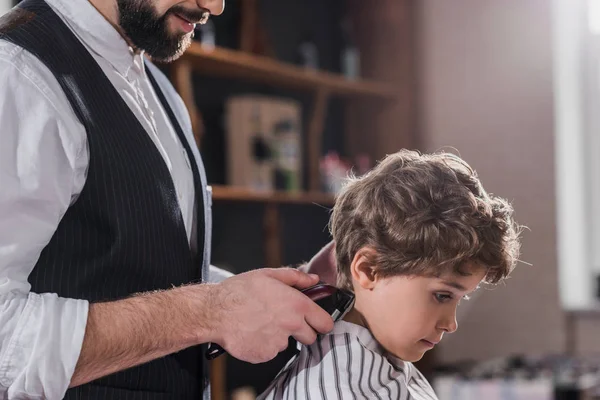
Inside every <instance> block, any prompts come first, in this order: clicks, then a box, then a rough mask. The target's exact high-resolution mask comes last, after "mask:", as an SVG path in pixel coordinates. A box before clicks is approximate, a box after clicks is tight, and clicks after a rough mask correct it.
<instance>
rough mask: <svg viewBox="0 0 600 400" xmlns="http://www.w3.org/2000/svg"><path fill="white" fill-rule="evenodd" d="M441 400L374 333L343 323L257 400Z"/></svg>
mask: <svg viewBox="0 0 600 400" xmlns="http://www.w3.org/2000/svg"><path fill="white" fill-rule="evenodd" d="M279 399H286V400H287V399H289V400H304V399H311V400H327V399H336V400H356V399H361V400H364V399H368V400H377V399H379V400H392V399H393V400H437V396H436V395H435V392H434V391H433V389H432V388H431V385H430V384H429V382H427V380H426V379H425V377H424V376H423V375H422V374H421V372H419V370H418V369H417V368H416V367H415V366H414V365H413V364H412V363H409V362H406V361H403V360H400V359H399V358H396V357H393V356H391V355H389V354H386V352H385V351H384V349H383V348H382V347H381V346H380V345H379V343H378V342H377V340H375V338H374V337H373V335H372V334H371V332H370V331H369V330H368V329H367V328H364V327H362V326H359V325H356V324H353V323H350V322H346V321H338V322H336V323H335V326H334V328H333V331H331V332H330V333H329V334H327V335H322V336H320V337H319V338H318V339H317V341H316V342H315V343H313V344H312V345H310V346H300V353H299V354H298V355H297V356H296V357H294V358H293V359H292V360H290V362H289V363H288V364H287V365H286V366H285V367H284V368H283V369H282V370H281V372H280V373H279V374H278V375H277V377H276V378H275V379H274V380H273V382H272V383H271V385H270V386H269V387H268V388H267V390H265V392H264V393H262V394H261V395H260V396H258V398H257V400H279Z"/></svg>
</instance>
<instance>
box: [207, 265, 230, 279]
mask: <svg viewBox="0 0 600 400" xmlns="http://www.w3.org/2000/svg"><path fill="white" fill-rule="evenodd" d="M233 275H234V274H233V273H231V272H229V271H226V270H224V269H222V268H219V267H215V266H214V265H211V266H210V267H209V268H208V282H210V283H219V282H223V281H224V280H225V279H227V278H231V277H232V276H233Z"/></svg>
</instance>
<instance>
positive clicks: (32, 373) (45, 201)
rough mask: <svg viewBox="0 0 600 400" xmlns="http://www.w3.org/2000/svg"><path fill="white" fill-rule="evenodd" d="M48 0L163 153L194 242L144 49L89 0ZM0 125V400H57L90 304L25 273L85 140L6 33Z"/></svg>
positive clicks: (69, 192) (190, 186) (49, 82)
mask: <svg viewBox="0 0 600 400" xmlns="http://www.w3.org/2000/svg"><path fill="white" fill-rule="evenodd" d="M46 1H47V2H48V4H49V5H50V6H51V7H52V8H53V9H54V11H55V12H56V13H57V14H58V15H59V16H60V17H61V18H62V19H63V21H65V22H66V24H67V25H68V26H69V27H70V29H71V30H72V31H73V32H74V33H75V35H76V36H77V37H78V38H79V39H80V40H81V42H82V43H83V44H84V45H85V46H86V47H87V49H88V50H89V51H90V53H91V54H92V56H93V57H94V59H95V60H96V62H97V63H98V64H99V65H100V67H101V68H102V71H103V72H104V73H105V74H106V76H107V77H108V79H109V80H110V82H111V83H112V84H113V85H114V87H115V88H116V89H117V91H118V92H119V93H120V94H121V96H122V97H123V99H124V100H125V102H126V103H127V105H128V106H129V107H130V108H131V111H132V112H133V114H134V115H135V116H136V117H137V118H138V120H139V122H140V123H141V124H142V126H143V127H144V128H145V130H146V131H147V132H148V135H149V136H150V137H151V138H152V140H153V142H154V143H155V145H156V147H157V148H158V150H159V151H160V154H161V155H162V157H163V159H164V162H165V164H166V165H167V167H168V168H169V171H170V172H171V175H172V177H173V182H174V184H175V189H176V191H177V195H178V198H179V205H180V207H181V211H182V215H183V219H184V223H185V228H186V231H187V234H188V238H189V240H190V243H191V245H192V246H193V243H195V240H194V239H195V238H194V237H193V236H195V235H192V232H194V231H195V229H193V228H195V227H194V224H195V218H194V207H193V205H194V204H193V202H194V182H193V175H192V170H191V167H190V162H189V159H188V157H187V154H186V152H185V150H184V148H183V146H182V144H181V142H180V141H179V138H178V137H177V135H176V133H175V131H174V129H173V127H172V125H171V122H170V120H169V118H168V116H167V115H166V113H165V111H164V109H163V107H162V105H161V104H160V102H159V100H158V98H157V96H156V94H155V93H154V90H153V88H152V86H151V83H150V81H149V80H148V78H147V76H146V73H145V68H144V64H143V58H142V57H143V56H142V55H140V54H134V52H133V51H132V50H131V49H130V48H129V46H128V45H127V43H126V42H125V41H124V40H123V38H122V37H121V36H120V35H119V33H118V32H117V31H116V30H115V29H114V28H113V27H112V26H111V25H110V24H109V22H108V21H107V20H105V19H104V17H103V16H102V15H101V14H100V13H99V12H98V11H97V10H96V9H95V8H94V7H93V6H92V5H91V4H90V3H89V2H88V0H46ZM178 100H181V99H178ZM181 107H184V105H183V102H181ZM0 127H1V128H0V129H1V130H2V133H1V134H0V399H6V398H8V399H17V398H18V399H22V398H28V399H29V398H32V399H40V398H48V399H60V398H62V397H63V396H64V393H65V391H66V390H67V388H68V385H69V382H70V380H71V376H72V374H73V372H74V369H75V365H76V362H77V359H78V357H79V353H80V350H81V344H82V341H83V336H84V332H85V326H86V322H87V313H88V302H87V301H83V300H75V299H65V298H60V297H58V296H57V295H56V294H52V293H43V294H42V293H32V292H30V289H31V287H30V285H29V283H28V281H27V278H28V276H29V274H30V273H31V271H32V270H33V268H34V266H35V264H36V262H37V260H38V258H39V255H40V252H41V251H42V249H43V248H44V247H45V246H46V244H47V243H48V242H49V241H50V239H51V237H52V235H53V234H54V232H55V230H56V228H57V226H58V224H59V222H60V220H61V218H62V217H63V215H64V214H65V212H66V210H67V208H68V207H69V206H70V205H71V204H73V202H74V201H76V199H77V197H78V195H79V193H80V192H81V190H82V188H83V186H84V183H85V180H86V173H87V166H88V157H89V154H88V145H87V138H86V132H85V130H84V127H83V125H82V124H81V123H80V122H79V120H78V119H77V117H76V115H75V113H74V112H73V110H72V108H71V105H70V103H69V101H68V100H67V97H66V96H65V94H64V93H63V91H62V89H61V88H60V85H59V84H58V82H57V80H56V79H55V78H54V76H53V75H52V73H51V72H50V71H49V70H48V68H47V67H46V66H45V65H43V64H42V63H41V62H40V61H39V60H38V59H37V58H35V57H34V56H32V55H31V54H30V53H28V52H27V51H25V50H23V49H22V48H20V47H17V46H15V45H13V44H11V43H9V42H7V41H3V40H0ZM192 250H195V249H192ZM211 271H212V273H215V272H216V271H217V270H216V269H215V268H211ZM228 275H230V274H227V273H223V274H221V275H220V276H218V277H216V276H215V279H213V280H220V279H223V278H225V277H227V276H228Z"/></svg>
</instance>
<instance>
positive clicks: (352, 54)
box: [340, 17, 360, 80]
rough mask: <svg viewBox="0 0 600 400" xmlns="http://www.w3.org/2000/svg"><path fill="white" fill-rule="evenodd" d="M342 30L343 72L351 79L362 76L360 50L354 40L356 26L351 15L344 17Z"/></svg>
mask: <svg viewBox="0 0 600 400" xmlns="http://www.w3.org/2000/svg"><path fill="white" fill-rule="evenodd" d="M341 31H342V56H341V58H342V59H341V60H340V61H341V67H342V74H343V75H344V76H345V77H346V79H349V80H355V79H358V78H359V77H360V52H359V50H358V46H356V43H355V42H354V27H353V25H352V20H351V19H350V18H349V17H344V18H343V19H342V22H341Z"/></svg>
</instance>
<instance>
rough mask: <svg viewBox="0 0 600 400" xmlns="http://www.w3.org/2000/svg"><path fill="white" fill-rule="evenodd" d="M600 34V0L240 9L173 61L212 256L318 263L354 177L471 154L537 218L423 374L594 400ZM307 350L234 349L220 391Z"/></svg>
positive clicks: (455, 390)
mask: <svg viewBox="0 0 600 400" xmlns="http://www.w3.org/2000/svg"><path fill="white" fill-rule="evenodd" d="M12 5H13V1H12V0H0V14H1V13H2V12H5V11H6V10H8V9H9V8H10V7H11V6H12ZM598 35H600V1H599V0H370V1H358V0H326V1H323V0H302V1H293V0H227V4H226V9H225V12H224V14H223V15H222V16H219V17H215V18H212V19H211V22H210V23H209V24H207V25H206V26H204V27H202V28H201V29H199V30H198V31H197V34H196V37H195V43H194V45H193V46H192V47H191V48H190V49H189V51H188V52H187V53H186V55H185V56H184V57H182V58H181V59H179V60H178V61H177V62H175V63H173V64H171V65H162V66H161V68H163V69H164V71H165V72H166V73H167V74H168V76H169V77H170V78H171V80H172V82H173V83H174V85H175V87H176V88H177V90H178V91H179V92H180V94H181V96H182V98H183V100H184V101H185V103H186V106H187V107H188V109H189V111H190V114H191V116H192V119H193V123H194V130H195V134H196V138H197V142H198V145H199V146H200V149H201V152H202V155H203V158H204V162H205V164H206V170H207V174H208V178H209V182H210V184H211V185H212V190H213V197H214V200H213V213H214V216H215V219H214V225H213V235H214V236H213V259H212V262H213V264H215V265H217V266H220V267H222V268H225V269H228V270H230V271H233V272H236V273H239V272H243V271H247V270H250V269H253V268H258V267H262V266H279V265H296V264H299V263H301V262H304V261H307V260H308V259H310V257H311V256H312V255H313V254H314V253H315V252H316V251H318V250H319V249H320V247H321V246H323V245H324V244H326V243H327V242H328V241H329V234H328V231H327V227H326V225H327V221H328V217H329V208H330V207H331V205H332V204H333V198H334V195H335V192H336V191H337V190H338V189H339V184H340V182H341V179H342V178H343V177H344V176H345V175H346V174H347V171H348V170H349V169H350V168H352V169H353V171H354V172H355V173H359V174H360V173H362V172H364V171H366V170H368V169H369V168H370V167H371V166H373V165H374V163H376V162H377V160H379V159H381V157H383V156H384V155H385V154H387V153H391V152H394V151H397V150H399V149H400V148H403V147H406V148H411V149H418V150H422V151H426V152H429V151H436V150H451V151H454V152H457V153H458V154H460V155H461V156H462V157H463V158H464V159H466V160H467V161H468V162H469V163H470V164H471V165H472V166H473V167H474V168H475V169H476V170H477V171H478V173H479V175H480V177H481V179H482V182H483V184H484V186H485V187H486V188H487V189H488V191H490V192H493V193H495V194H498V195H500V196H503V197H505V198H508V199H509V200H510V201H511V202H512V203H513V205H514V207H515V210H516V217H517V220H518V221H519V223H521V224H523V225H526V226H527V227H528V228H529V229H528V230H527V231H525V232H524V237H523V252H522V257H521V259H522V260H523V261H524V262H523V263H521V264H520V265H519V266H518V267H517V269H516V270H515V271H514V273H513V274H512V277H511V278H510V279H509V280H508V281H507V282H506V284H503V285H501V286H499V287H496V288H494V289H492V290H487V289H486V290H484V291H482V292H481V293H478V294H477V295H476V296H475V297H474V299H473V300H471V301H469V302H467V303H466V304H464V305H462V306H461V308H462V310H461V315H460V316H459V325H460V329H459V331H458V332H457V333H455V334H453V335H449V336H448V337H447V338H445V340H444V342H443V343H442V344H441V345H440V346H439V347H438V348H436V349H435V350H433V351H432V352H430V353H428V355H427V356H426V357H425V358H424V359H423V360H422V361H421V362H420V363H419V367H420V368H421V369H422V370H423V372H424V373H426V375H427V376H428V377H429V378H430V379H431V381H432V382H433V383H434V385H435V386H436V389H437V390H438V393H439V396H440V399H442V400H448V399H466V398H474V399H480V398H481V399H488V398H489V399H491V398H497V399H500V398H511V399H521V398H522V399H540V400H541V399H579V398H584V397H582V396H584V392H585V393H586V394H585V395H587V396H590V397H587V398H592V397H591V396H594V393H593V392H594V390H593V389H594V387H595V385H596V378H597V374H598V372H597V367H598V365H600V364H599V363H598V362H596V361H595V360H596V359H595V357H596V355H598V354H600V313H598V304H599V303H598V298H599V295H600V289H599V288H598V281H599V280H598V276H599V273H600V251H599V248H600V241H599V239H600V237H599V236H598V234H599V233H600V232H599V231H598V227H600V212H599V211H600V182H599V179H600V174H599V173H598V172H600V171H599V163H600V161H599V160H598V151H599V150H600V135H599V133H598V132H597V128H598V126H597V125H598V118H599V117H598V115H600V111H599V110H600V97H599V94H600V85H599V81H598V77H599V76H600V65H599V64H598V60H599V57H600V41H599V39H598V38H599V36H598ZM292 349H293V343H290V351H289V352H286V353H284V354H282V355H281V356H280V357H278V358H277V359H276V360H274V361H273V362H270V363H267V364H264V365H258V366H256V365H255V366H252V365H246V364H244V363H241V362H239V361H236V360H233V359H230V358H228V357H226V356H224V357H221V358H219V359H217V360H216V361H214V362H213V365H212V368H213V378H212V383H213V395H214V398H215V399H216V400H220V399H226V398H231V396H233V397H234V398H238V399H242V398H246V397H244V396H246V395H248V397H247V398H252V393H257V392H260V391H261V390H263V389H264V388H265V387H266V385H267V384H268V382H269V380H270V379H271V378H273V377H274V375H275V374H276V373H277V372H278V370H279V369H280V368H281V366H282V365H284V364H285V362H286V360H287V359H288V358H289V357H290V356H291V350H292ZM244 388H245V389H244ZM484 393H485V394H484ZM492 393H494V394H492ZM497 393H502V394H501V395H500V394H498V396H497V397H494V396H496V394H497ZM501 396H508V397H501Z"/></svg>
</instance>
